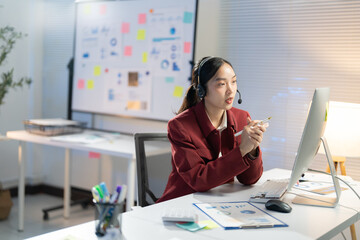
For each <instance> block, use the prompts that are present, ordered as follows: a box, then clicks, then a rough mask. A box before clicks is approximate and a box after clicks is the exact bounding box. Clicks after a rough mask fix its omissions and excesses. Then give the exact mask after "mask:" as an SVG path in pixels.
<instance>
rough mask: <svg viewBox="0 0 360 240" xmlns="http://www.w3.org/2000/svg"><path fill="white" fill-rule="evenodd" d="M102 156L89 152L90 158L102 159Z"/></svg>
mask: <svg viewBox="0 0 360 240" xmlns="http://www.w3.org/2000/svg"><path fill="white" fill-rule="evenodd" d="M100 157H101V154H100V153H97V152H89V158H100Z"/></svg>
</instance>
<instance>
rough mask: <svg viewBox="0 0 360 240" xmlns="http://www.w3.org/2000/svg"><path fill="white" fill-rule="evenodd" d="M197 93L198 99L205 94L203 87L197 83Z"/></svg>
mask: <svg viewBox="0 0 360 240" xmlns="http://www.w3.org/2000/svg"><path fill="white" fill-rule="evenodd" d="M197 95H198V97H199V98H200V99H203V98H204V97H205V95H206V91H205V89H204V88H203V87H202V86H201V85H200V84H198V87H197Z"/></svg>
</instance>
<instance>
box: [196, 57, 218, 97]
mask: <svg viewBox="0 0 360 240" xmlns="http://www.w3.org/2000/svg"><path fill="white" fill-rule="evenodd" d="M212 58H214V57H207V58H205V59H204V60H202V61H201V62H200V64H199V68H198V84H197V89H196V90H197V95H198V97H199V98H200V99H203V98H204V97H205V95H206V89H205V88H204V87H203V86H202V85H201V84H200V71H201V67H202V66H203V65H204V64H205V63H206V62H207V61H208V60H210V59H212Z"/></svg>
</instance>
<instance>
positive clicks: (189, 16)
mask: <svg viewBox="0 0 360 240" xmlns="http://www.w3.org/2000/svg"><path fill="white" fill-rule="evenodd" d="M192 19H193V13H192V12H184V19H183V22H184V23H192Z"/></svg>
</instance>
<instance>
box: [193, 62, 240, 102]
mask: <svg viewBox="0 0 360 240" xmlns="http://www.w3.org/2000/svg"><path fill="white" fill-rule="evenodd" d="M212 58H215V57H207V58H205V59H204V60H202V61H201V62H200V64H199V68H198V85H197V89H196V91H197V95H198V97H199V98H200V99H203V98H204V97H205V95H206V88H204V87H203V86H202V85H201V84H200V71H201V67H202V66H203V65H204V64H205V63H206V62H207V61H209V60H210V59H212ZM236 91H237V93H238V94H239V100H238V104H241V103H242V99H241V93H240V91H239V90H236Z"/></svg>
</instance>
